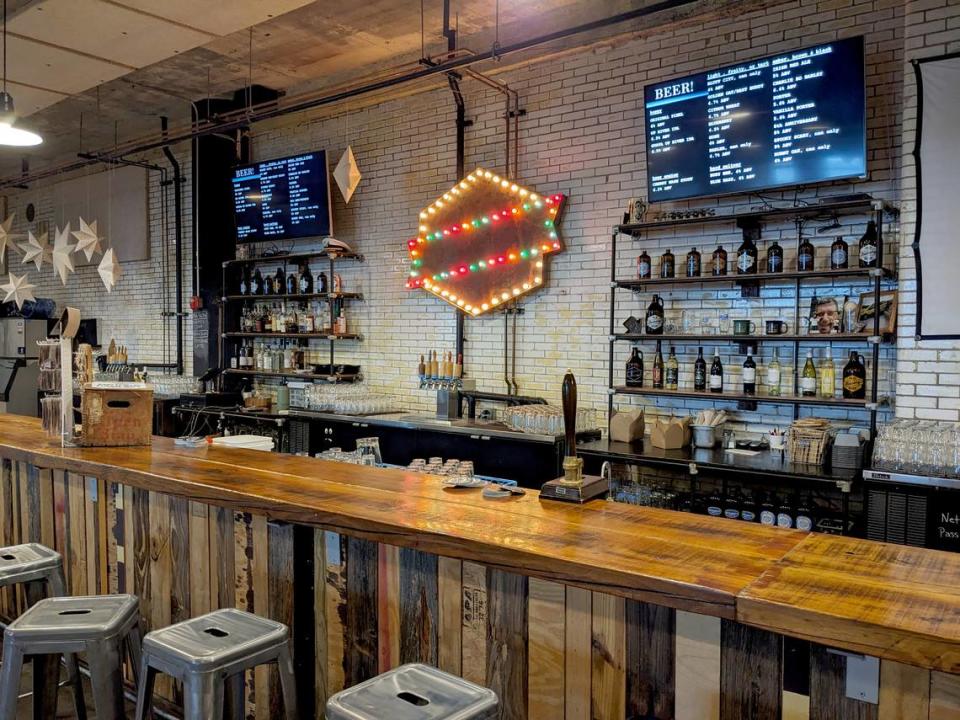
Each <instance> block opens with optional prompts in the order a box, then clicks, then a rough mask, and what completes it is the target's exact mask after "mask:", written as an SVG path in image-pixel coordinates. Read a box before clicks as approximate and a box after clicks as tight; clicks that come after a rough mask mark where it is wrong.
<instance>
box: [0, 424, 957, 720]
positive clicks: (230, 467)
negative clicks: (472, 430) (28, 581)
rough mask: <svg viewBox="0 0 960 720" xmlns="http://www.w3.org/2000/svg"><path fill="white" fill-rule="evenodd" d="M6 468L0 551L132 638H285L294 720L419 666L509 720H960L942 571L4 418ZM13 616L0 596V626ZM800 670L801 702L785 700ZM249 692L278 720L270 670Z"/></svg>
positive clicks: (695, 520) (660, 515) (0, 437)
mask: <svg viewBox="0 0 960 720" xmlns="http://www.w3.org/2000/svg"><path fill="white" fill-rule="evenodd" d="M0 462H2V476H0V521H2V522H0V545H8V544H14V543H18V542H27V541H36V542H42V543H44V544H46V545H49V546H51V547H54V548H56V549H57V550H59V551H60V552H62V553H63V555H64V558H65V562H66V566H67V567H66V572H67V583H68V588H69V590H70V591H71V592H72V593H74V594H96V593H109V592H132V593H135V594H137V595H138V596H140V598H141V602H142V615H143V617H144V620H145V623H146V625H147V626H148V628H152V627H161V626H164V625H167V624H169V623H171V622H176V621H179V620H182V619H184V618H187V617H191V616H193V615H197V614H201V613H204V612H207V611H208V610H210V609H214V608H219V607H226V606H233V607H242V608H245V609H248V610H251V611H253V612H256V613H258V614H261V615H264V616H268V617H272V618H276V619H278V620H281V621H283V622H286V623H288V624H290V625H291V627H292V628H293V636H294V651H295V655H296V665H297V672H298V683H299V687H298V690H299V693H300V695H301V709H302V714H303V715H304V716H305V717H306V716H311V715H310V712H309V711H303V709H304V708H309V709H310V710H312V711H313V712H314V713H315V716H316V717H318V718H320V717H322V716H323V713H322V708H323V706H324V703H325V701H326V698H327V697H328V696H329V695H330V694H332V693H334V692H336V691H338V690H339V689H341V688H343V687H345V686H349V685H352V684H354V683H356V682H359V681H361V680H363V679H365V678H368V677H371V676H373V675H376V674H377V673H379V672H382V671H384V670H386V669H388V668H390V667H394V666H396V665H398V664H400V663H404V662H411V661H422V662H428V663H431V664H434V665H437V666H439V667H440V668H442V669H444V670H448V671H450V672H453V673H456V674H458V675H462V676H463V677H465V678H467V679H470V680H474V681H476V682H479V683H481V684H484V685H487V686H489V687H492V688H493V689H494V690H496V691H497V693H498V694H499V695H500V697H501V699H502V703H503V709H502V712H501V717H502V718H505V719H509V720H515V719H520V718H531V719H532V720H538V719H543V720H557V719H563V718H566V719H569V720H581V719H587V718H590V719H597V720H608V719H609V720H622V719H624V718H631V719H632V718H656V719H658V720H664V719H667V718H678V719H690V720H713V719H717V720H739V719H741V718H757V719H759V720H766V719H767V718H769V719H771V720H775V719H778V718H785V719H786V720H799V718H811V719H813V720H819V719H827V718H843V719H846V718H865V719H876V720H894V719H896V718H903V719H904V720H914V719H919V718H923V719H924V720H941V719H946V718H957V717H960V674H958V673H960V586H958V581H960V557H958V556H956V555H952V554H947V553H940V552H935V551H929V550H920V549H914V548H906V547H899V546H891V545H882V544H878V543H871V542H866V541H858V540H851V539H847V538H838V537H833V536H822V535H807V534H804V533H800V532H797V531H790V530H781V529H776V528H766V527H762V526H759V525H752V524H747V523H742V522H734V521H729V520H723V519H717V518H709V517H702V516H696V515H689V514H681V513H674V512H670V511H661V510H655V509H649V508H638V507H629V506H623V505H618V504H612V503H602V502H598V503H593V504H590V505H588V506H585V507H577V506H570V505H563V504H556V503H541V502H540V500H539V499H538V498H537V496H536V493H528V494H527V495H526V496H524V497H518V498H511V499H508V500H500V501H489V500H483V499H481V498H480V495H479V493H478V492H477V491H449V490H443V489H442V488H441V487H440V486H439V483H438V482H436V481H434V480H431V479H429V478H425V477H423V476H418V475H412V474H408V473H406V472H404V471H398V470H382V469H374V468H361V467H357V466H351V465H342V464H337V463H329V462H324V461H320V460H315V459H310V458H300V457H292V456H282V455H272V454H266V453H258V452H254V451H242V450H223V449H218V448H212V447H211V448H202V449H185V448H179V447H176V446H175V445H174V444H173V442H172V441H171V440H166V439H161V438H155V439H154V445H153V447H152V448H113V449H108V448H102V449H98V448H76V449H61V448H59V447H56V446H54V445H52V444H51V443H49V442H48V441H47V440H46V439H44V438H43V437H42V434H41V431H40V426H39V422H37V421H36V420H33V419H26V418H19V417H15V416H10V415H6V416H4V417H3V419H2V421H0ZM22 604H23V598H22V597H21V596H20V595H18V594H16V593H13V592H10V591H4V592H0V615H3V616H9V615H12V614H13V613H15V612H16V611H17V610H18V609H19V608H20V607H22ZM796 639H798V640H796ZM808 643H809V644H808ZM833 649H840V650H845V651H849V652H854V653H863V654H866V655H870V656H875V657H879V658H881V662H880V692H879V703H878V704H877V703H871V702H863V701H859V700H854V699H850V698H848V697H847V696H846V691H845V663H846V662H847V660H846V658H845V656H844V655H842V654H837V653H835V652H832V650H833ZM798 658H800V661H801V662H804V663H806V664H807V666H808V668H809V672H804V673H800V675H801V676H804V675H805V676H806V678H807V680H808V682H806V683H799V684H797V683H793V682H790V681H785V678H787V677H788V675H790V674H789V673H787V672H786V671H785V666H786V665H789V664H790V663H796V662H797V661H798ZM795 674H796V673H794V675H795ZM157 690H158V693H159V694H160V695H162V696H164V697H166V698H168V699H169V700H171V701H173V702H174V703H176V702H177V701H178V700H179V693H180V690H179V688H177V687H175V686H174V685H173V684H172V683H169V682H168V683H167V684H162V685H159V686H158V689H157ZM246 697H247V703H248V717H251V718H257V719H260V718H263V719H267V718H271V717H275V716H277V714H278V712H279V707H280V697H279V686H278V683H277V679H276V677H275V674H274V673H273V672H271V671H270V670H267V669H263V670H259V671H257V673H255V675H254V676H253V677H251V678H250V679H249V681H248V687H247V695H246Z"/></svg>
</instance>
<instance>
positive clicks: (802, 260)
mask: <svg viewBox="0 0 960 720" xmlns="http://www.w3.org/2000/svg"><path fill="white" fill-rule="evenodd" d="M815 260H816V250H815V249H814V247H813V243H811V242H810V240H809V238H803V240H801V241H800V247H799V248H797V271H798V272H813V269H814V265H815Z"/></svg>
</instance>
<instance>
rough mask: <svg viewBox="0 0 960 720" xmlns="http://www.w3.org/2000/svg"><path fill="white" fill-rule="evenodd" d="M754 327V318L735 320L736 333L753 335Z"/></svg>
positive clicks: (734, 329) (734, 332)
mask: <svg viewBox="0 0 960 720" xmlns="http://www.w3.org/2000/svg"><path fill="white" fill-rule="evenodd" d="M753 328H754V324H753V320H734V321H733V334H734V335H752V334H753Z"/></svg>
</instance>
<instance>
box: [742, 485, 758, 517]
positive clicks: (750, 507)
mask: <svg viewBox="0 0 960 720" xmlns="http://www.w3.org/2000/svg"><path fill="white" fill-rule="evenodd" d="M740 519H741V520H743V521H745V522H756V521H757V504H756V502H754V499H753V493H752V492H750V491H749V490H745V491H744V493H743V497H742V498H741V499H740Z"/></svg>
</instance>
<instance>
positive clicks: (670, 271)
mask: <svg viewBox="0 0 960 720" xmlns="http://www.w3.org/2000/svg"><path fill="white" fill-rule="evenodd" d="M676 263H677V261H676V258H675V257H674V255H673V253H672V252H670V251H669V250H667V251H665V252H664V253H663V255H662V256H661V257H660V277H662V278H672V277H673V276H674V274H675V272H676Z"/></svg>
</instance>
